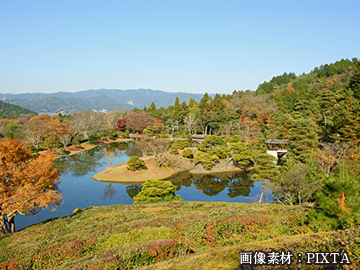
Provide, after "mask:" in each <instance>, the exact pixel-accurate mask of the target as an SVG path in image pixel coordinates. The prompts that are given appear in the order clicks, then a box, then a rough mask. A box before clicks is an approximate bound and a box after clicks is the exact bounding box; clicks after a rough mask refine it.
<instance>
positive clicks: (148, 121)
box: [125, 112, 154, 132]
mask: <svg viewBox="0 0 360 270" xmlns="http://www.w3.org/2000/svg"><path fill="white" fill-rule="evenodd" d="M125 119H126V129H131V130H133V131H140V132H142V131H143V130H144V129H145V128H146V127H147V126H150V125H153V124H154V118H152V117H151V116H150V115H148V114H147V113H134V112H132V113H129V114H128V115H127V116H126V117H125Z"/></svg>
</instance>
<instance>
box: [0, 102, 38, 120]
mask: <svg viewBox="0 0 360 270" xmlns="http://www.w3.org/2000/svg"><path fill="white" fill-rule="evenodd" d="M21 114H31V115H36V114H37V113H36V112H33V111H30V110H28V109H24V108H22V107H20V106H18V105H14V104H10V103H7V102H2V101H0V118H7V119H13V118H18V117H19V116H20V115H21Z"/></svg>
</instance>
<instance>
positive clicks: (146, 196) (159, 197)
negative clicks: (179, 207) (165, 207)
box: [134, 179, 182, 204]
mask: <svg viewBox="0 0 360 270" xmlns="http://www.w3.org/2000/svg"><path fill="white" fill-rule="evenodd" d="M176 189H177V187H176V186H175V185H173V184H172V183H171V182H167V181H160V180H156V179H149V180H147V181H146V182H145V183H144V185H143V188H142V189H141V191H140V193H139V194H137V195H136V196H135V197H134V204H144V203H156V202H164V201H165V202H168V201H182V199H181V198H180V196H179V195H175V191H176Z"/></svg>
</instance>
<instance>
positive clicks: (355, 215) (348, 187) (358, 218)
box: [309, 160, 360, 229]
mask: <svg viewBox="0 0 360 270" xmlns="http://www.w3.org/2000/svg"><path fill="white" fill-rule="evenodd" d="M338 167H339V171H338V173H337V174H336V175H330V176H329V177H328V178H325V179H324V180H323V182H322V185H321V192H320V193H319V195H318V199H319V202H320V207H321V209H322V211H321V212H318V213H316V212H315V211H312V212H311V213H310V214H309V216H310V219H315V220H318V221H320V222H323V221H324V218H326V219H327V222H328V223H330V224H331V226H332V227H333V228H334V229H346V228H349V227H354V226H359V224H360V197H359V195H360V184H359V181H358V179H357V178H356V177H355V176H354V175H353V174H352V173H350V172H349V171H348V168H347V162H346V160H342V162H340V164H339V166H338Z"/></svg>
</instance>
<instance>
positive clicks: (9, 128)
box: [4, 123, 21, 139]
mask: <svg viewBox="0 0 360 270" xmlns="http://www.w3.org/2000/svg"><path fill="white" fill-rule="evenodd" d="M20 127H21V126H20V125H17V124H15V123H10V124H7V125H6V126H5V132H4V135H5V137H6V138H9V139H18V138H19V135H20V132H19V128H20Z"/></svg>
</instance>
